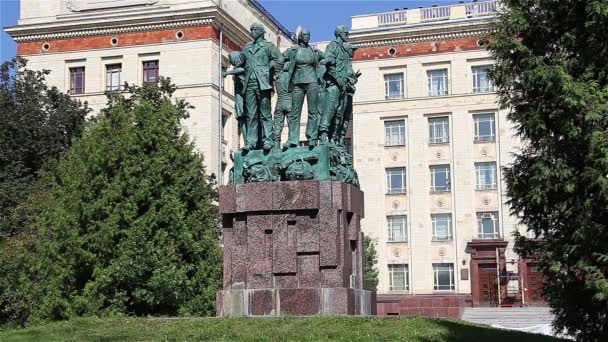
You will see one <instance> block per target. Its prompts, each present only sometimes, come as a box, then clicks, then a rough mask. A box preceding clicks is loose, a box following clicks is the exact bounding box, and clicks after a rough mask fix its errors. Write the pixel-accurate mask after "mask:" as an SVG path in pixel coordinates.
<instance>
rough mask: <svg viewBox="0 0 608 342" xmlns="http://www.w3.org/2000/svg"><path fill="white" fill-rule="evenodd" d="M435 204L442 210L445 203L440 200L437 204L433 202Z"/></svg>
mask: <svg viewBox="0 0 608 342" xmlns="http://www.w3.org/2000/svg"><path fill="white" fill-rule="evenodd" d="M435 204H437V206H438V207H439V208H443V206H444V205H445V202H444V201H443V200H442V199H441V198H440V199H438V200H437V202H435Z"/></svg>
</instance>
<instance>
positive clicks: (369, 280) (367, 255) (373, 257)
mask: <svg viewBox="0 0 608 342" xmlns="http://www.w3.org/2000/svg"><path fill="white" fill-rule="evenodd" d="M376 264H378V252H377V250H376V242H375V241H374V240H372V238H370V237H369V236H367V235H365V236H364V238H363V276H364V277H365V288H366V289H367V290H372V291H376V289H377V288H378V268H377V267H376Z"/></svg>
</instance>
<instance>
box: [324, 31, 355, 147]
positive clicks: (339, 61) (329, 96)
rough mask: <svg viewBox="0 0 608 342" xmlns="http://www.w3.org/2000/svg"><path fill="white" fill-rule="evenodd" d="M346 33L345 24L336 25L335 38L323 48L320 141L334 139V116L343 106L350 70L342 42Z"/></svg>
mask: <svg viewBox="0 0 608 342" xmlns="http://www.w3.org/2000/svg"><path fill="white" fill-rule="evenodd" d="M348 35H349V33H348V28H347V27H346V26H344V25H340V26H338V27H337V28H336V30H335V31H334V36H335V37H336V39H335V40H334V41H333V42H331V43H329V45H328V46H327V48H326V49H325V59H324V61H323V62H324V64H325V65H326V68H327V70H326V72H325V75H324V77H323V80H324V82H325V101H324V103H323V112H322V114H321V124H320V127H319V131H320V133H321V136H320V138H321V140H322V141H328V140H329V138H334V139H332V140H335V135H334V133H336V132H337V131H339V127H338V125H339V124H340V122H336V118H337V117H338V113H339V110H340V109H341V108H343V107H344V105H343V102H344V100H345V99H346V82H347V75H348V71H349V70H352V66H351V61H350V56H349V54H348V51H346V48H345V47H344V43H345V42H347V41H348Z"/></svg>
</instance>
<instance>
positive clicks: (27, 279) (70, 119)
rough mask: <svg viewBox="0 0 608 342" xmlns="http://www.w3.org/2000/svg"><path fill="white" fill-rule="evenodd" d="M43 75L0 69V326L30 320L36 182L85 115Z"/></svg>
mask: <svg viewBox="0 0 608 342" xmlns="http://www.w3.org/2000/svg"><path fill="white" fill-rule="evenodd" d="M46 75H48V71H32V70H29V69H27V65H26V61H25V60H24V59H21V58H15V59H13V60H12V61H10V62H5V63H3V64H2V65H1V66H0V325H4V324H24V323H25V322H26V321H27V320H28V318H29V316H30V313H31V310H32V307H33V305H34V293H35V289H36V280H35V279H36V274H35V273H34V272H32V266H33V264H32V261H33V259H32V254H31V252H32V250H33V247H34V234H33V229H32V225H31V221H32V217H33V215H34V213H35V212H36V210H37V208H38V204H39V203H41V202H43V201H44V200H45V194H46V190H47V189H46V187H45V186H44V184H45V183H44V182H41V181H40V180H39V178H40V175H41V174H44V173H45V172H48V171H49V170H52V169H53V168H54V166H55V165H56V163H57V160H58V159H59V158H60V157H61V156H62V155H64V154H65V153H66V151H67V149H68V148H69V146H70V145H71V143H72V141H73V140H74V138H75V137H78V136H79V135H80V134H81V132H82V128H83V124H84V121H85V116H86V114H87V113H88V112H89V109H88V108H87V105H86V103H85V104H84V105H82V104H81V103H80V102H79V101H75V100H73V99H71V98H70V96H68V95H66V94H62V93H61V92H60V91H59V90H58V89H57V88H54V87H48V86H47V84H46V81H45V76H46ZM45 170H46V171H45Z"/></svg>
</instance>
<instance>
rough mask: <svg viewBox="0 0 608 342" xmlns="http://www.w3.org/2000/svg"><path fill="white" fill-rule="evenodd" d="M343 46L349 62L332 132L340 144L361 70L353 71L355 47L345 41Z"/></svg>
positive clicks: (347, 124)
mask: <svg viewBox="0 0 608 342" xmlns="http://www.w3.org/2000/svg"><path fill="white" fill-rule="evenodd" d="M344 48H346V51H347V52H348V56H349V57H350V62H349V63H348V65H347V72H346V84H345V92H344V100H343V101H342V102H341V103H340V107H339V108H338V111H337V117H336V125H335V127H336V129H335V130H334V132H333V134H332V140H333V141H335V142H336V143H337V144H339V145H341V146H344V145H345V141H344V140H345V139H346V133H347V132H348V126H349V125H350V120H351V119H352V116H353V95H355V92H356V91H357V88H356V87H355V84H357V82H358V80H359V76H361V72H360V71H357V72H354V71H353V67H352V59H353V57H354V54H355V50H356V49H357V48H356V47H354V46H352V45H351V44H349V43H345V44H344Z"/></svg>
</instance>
